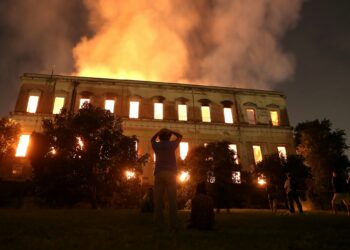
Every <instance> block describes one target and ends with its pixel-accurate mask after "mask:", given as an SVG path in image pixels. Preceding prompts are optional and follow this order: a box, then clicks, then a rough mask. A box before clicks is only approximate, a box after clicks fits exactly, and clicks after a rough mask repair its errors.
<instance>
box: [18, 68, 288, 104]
mask: <svg viewBox="0 0 350 250" xmlns="http://www.w3.org/2000/svg"><path fill="white" fill-rule="evenodd" d="M26 79H28V80H43V79H44V80H46V81H47V80H50V81H57V80H59V81H67V82H76V81H78V82H81V83H85V84H97V85H100V84H103V85H119V86H120V85H124V86H140V87H142V86H147V87H150V86H152V87H158V88H175V89H182V90H190V91H218V92H224V93H235V94H248V95H249V94H259V95H276V96H279V97H283V98H286V97H285V95H284V94H283V93H282V92H280V91H272V90H261V89H244V88H234V87H221V86H215V85H200V84H198V85H197V84H188V83H173V82H156V81H140V80H126V79H109V78H95V77H83V76H64V75H48V74H37V73H24V74H23V76H22V77H21V80H22V81H24V80H26Z"/></svg>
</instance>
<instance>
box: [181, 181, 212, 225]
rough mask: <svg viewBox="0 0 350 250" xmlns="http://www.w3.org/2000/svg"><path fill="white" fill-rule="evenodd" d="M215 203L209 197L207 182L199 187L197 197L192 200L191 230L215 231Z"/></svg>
mask: <svg viewBox="0 0 350 250" xmlns="http://www.w3.org/2000/svg"><path fill="white" fill-rule="evenodd" d="M214 220H215V214H214V202H213V199H212V198H211V197H210V196H209V195H207V191H206V187H205V182H201V183H199V184H198V185H197V189H196V196H195V197H194V198H193V199H192V208H191V217H190V223H189V225H188V226H187V228H189V229H199V230H213V229H214Z"/></svg>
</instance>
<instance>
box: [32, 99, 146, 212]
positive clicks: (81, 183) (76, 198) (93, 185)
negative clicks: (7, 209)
mask: <svg viewBox="0 0 350 250" xmlns="http://www.w3.org/2000/svg"><path fill="white" fill-rule="evenodd" d="M136 141H137V139H136V137H128V136H125V135H123V131H122V127H121V121H120V119H118V118H115V117H114V115H113V114H111V113H110V112H109V111H106V110H103V109H100V108H95V107H93V106H92V105H91V104H87V103H86V104H85V105H84V106H83V108H82V109H80V110H79V111H78V112H77V113H76V114H70V113H68V112H67V111H65V110H63V111H62V112H61V113H60V114H58V115H56V116H55V118H54V119H53V120H43V132H41V133H37V132H35V133H33V134H32V143H31V147H30V149H29V158H30V160H31V164H32V167H33V180H34V183H35V184H36V186H37V191H38V194H39V196H40V197H41V198H43V199H44V200H45V201H46V202H48V203H49V204H50V205H52V206H62V205H73V204H75V203H77V202H81V201H86V202H90V203H91V205H92V206H93V207H96V206H99V205H107V204H109V203H110V202H111V200H112V198H113V196H114V194H115V192H117V190H118V188H119V189H120V183H124V182H123V180H124V179H125V178H126V177H125V171H126V170H131V171H135V172H136V173H138V174H140V173H141V166H142V165H143V164H144V163H145V162H146V159H147V155H144V156H141V157H138V155H137V152H136V148H135V143H136Z"/></svg>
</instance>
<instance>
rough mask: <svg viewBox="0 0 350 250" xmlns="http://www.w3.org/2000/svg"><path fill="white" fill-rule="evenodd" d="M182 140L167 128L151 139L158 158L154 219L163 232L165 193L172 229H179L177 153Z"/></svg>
mask: <svg viewBox="0 0 350 250" xmlns="http://www.w3.org/2000/svg"><path fill="white" fill-rule="evenodd" d="M172 135H174V136H175V140H170V139H171V137H172ZM181 140H182V135H181V134H179V133H177V132H175V131H172V130H169V129H166V128H163V129H161V130H159V131H158V132H157V133H156V134H155V135H154V136H153V137H152V139H151V143H152V148H153V150H154V152H155V156H156V159H155V170H154V177H155V180H154V218H155V224H156V228H157V229H158V230H162V229H163V227H164V218H163V207H164V195H165V193H166V194H167V198H168V203H169V224H170V229H171V230H176V229H177V204H176V174H177V163H176V156H175V151H176V149H177V148H178V146H179V144H180V142H181Z"/></svg>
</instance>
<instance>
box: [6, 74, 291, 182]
mask: <svg viewBox="0 0 350 250" xmlns="http://www.w3.org/2000/svg"><path fill="white" fill-rule="evenodd" d="M32 93H35V94H36V95H38V93H39V95H40V98H39V103H38V108H37V111H36V113H34V114H31V113H28V112H26V109H27V104H28V98H29V96H30V95H31V94H32ZM56 96H62V97H65V104H64V107H65V108H67V109H69V110H74V111H77V110H78V109H79V100H80V98H90V103H91V104H93V105H94V106H100V107H104V101H105V100H106V99H114V100H115V101H116V102H115V115H116V116H119V117H122V118H123V128H124V132H125V134H127V135H136V136H137V137H138V139H139V144H138V145H139V152H140V153H149V154H150V155H153V152H152V149H151V144H150V138H151V137H152V136H153V135H154V134H155V133H156V132H157V131H158V130H159V129H161V128H163V127H167V128H170V129H174V130H177V131H179V132H180V133H182V134H183V136H184V137H183V141H186V142H189V146H190V148H191V147H194V146H195V145H203V144H204V143H208V142H211V141H218V140H227V141H230V142H231V143H233V144H236V145H237V150H238V156H239V159H240V163H241V165H242V169H243V170H248V171H252V170H253V169H254V157H253V151H252V145H260V146H261V148H262V153H263V154H264V155H267V154H271V153H276V152H277V146H284V147H286V149H287V152H288V153H293V152H294V146H293V137H292V129H291V127H290V125H289V121H288V115H287V108H286V101H285V96H284V95H283V94H282V93H280V92H274V91H262V90H248V89H237V88H224V87H215V86H200V85H188V84H175V83H160V82H143V81H130V80H113V79H96V78H85V77H69V76H56V75H54V76H50V75H39V74H24V75H23V76H22V77H21V89H20V92H19V95H18V100H17V104H16V107H15V110H14V112H13V113H12V118H13V119H15V120H17V121H19V122H20V123H21V124H22V127H23V133H31V132H32V131H39V130H40V129H41V120H42V119H43V118H51V117H53V115H52V109H53V104H54V99H55V97H56ZM130 100H138V101H139V102H140V113H139V118H138V119H130V118H129V103H130ZM155 102H162V103H163V105H164V119H163V120H155V119H154V106H153V105H154V103H155ZM181 103H183V104H186V105H187V107H188V110H187V111H188V112H187V117H188V121H179V120H178V111H177V105H178V104H181ZM202 105H209V107H210V112H211V122H202V117H201V106H202ZM224 106H230V107H231V108H232V114H233V120H234V123H233V124H226V123H225V121H224V114H223V108H224ZM246 109H253V110H254V111H255V115H256V124H249V122H248V117H247V113H246ZM271 110H275V111H278V113H279V120H280V123H279V125H278V126H273V125H272V124H271V118H270V111H271ZM153 166H154V164H153V163H152V162H151V163H150V164H149V165H147V166H146V167H145V169H144V176H143V180H144V181H145V182H149V183H152V181H153Z"/></svg>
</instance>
